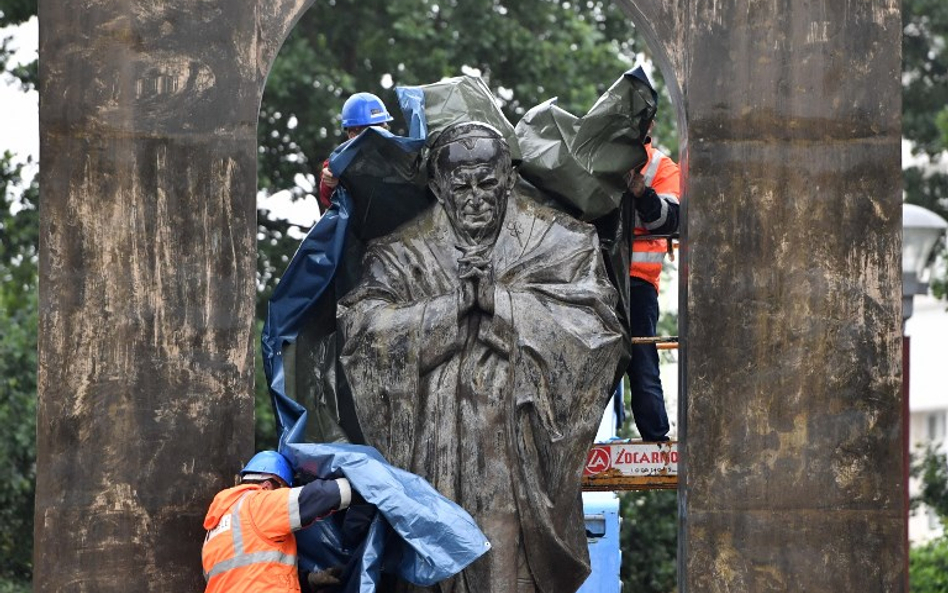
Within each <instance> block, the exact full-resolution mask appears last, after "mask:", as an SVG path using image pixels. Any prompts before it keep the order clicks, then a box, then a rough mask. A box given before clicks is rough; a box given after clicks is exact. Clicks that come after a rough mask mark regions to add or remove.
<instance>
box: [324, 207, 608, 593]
mask: <svg viewBox="0 0 948 593" xmlns="http://www.w3.org/2000/svg"><path fill="white" fill-rule="evenodd" d="M460 243H462V240H461V239H460V238H458V237H457V235H456V234H455V231H454V229H453V228H452V226H451V224H450V222H449V219H448V217H447V214H446V213H445V211H444V209H443V207H442V206H441V205H440V204H434V205H433V206H432V207H431V208H430V209H429V210H427V211H425V212H424V213H423V214H421V215H420V216H419V217H418V218H417V219H415V220H414V221H412V222H410V223H408V224H407V225H405V226H402V227H401V228H399V229H397V230H396V231H395V232H393V233H392V234H390V235H388V236H385V237H382V238H380V239H377V240H376V241H374V242H373V243H371V244H370V245H369V246H368V248H367V251H366V256H365V260H364V262H363V264H364V265H363V277H362V280H361V281H360V283H359V284H358V286H357V287H356V288H355V289H354V290H353V291H352V292H351V293H350V294H349V295H347V296H346V297H345V298H344V299H343V301H342V302H341V303H340V306H339V309H338V318H339V319H338V321H339V327H340V328H341V329H342V332H343V334H342V340H343V350H342V356H341V361H342V365H343V368H344V370H345V373H346V376H347V378H348V381H349V384H350V386H351V388H352V394H353V398H354V400H355V407H356V412H357V415H358V419H359V422H360V424H361V428H362V432H363V434H364V436H365V440H366V442H367V443H368V444H370V445H373V446H375V447H376V448H377V449H378V450H379V451H380V452H381V453H382V454H383V455H384V456H385V457H386V458H387V459H388V460H389V461H390V462H391V463H392V464H394V465H396V466H399V467H402V468H404V469H407V470H409V471H411V472H414V473H416V474H419V475H421V476H423V477H425V478H427V479H428V481H430V482H431V483H432V484H433V485H434V486H435V487H436V488H437V489H438V490H439V491H440V492H441V493H442V494H444V495H446V496H448V497H449V498H451V499H453V500H455V501H456V502H458V503H459V504H460V505H462V506H463V507H464V508H465V509H466V510H467V511H468V512H470V513H471V515H473V517H474V518H475V520H476V521H477V522H478V524H479V525H480V527H481V528H482V530H483V531H484V533H485V534H486V535H487V537H488V538H489V539H490V540H491V541H492V542H493V544H494V548H493V549H492V550H491V552H489V553H488V554H486V555H485V556H483V557H482V558H481V559H479V560H478V561H476V562H475V563H474V564H472V565H471V566H470V567H468V568H467V569H466V570H465V571H464V573H462V575H460V576H459V577H456V579H455V580H454V581H453V582H452V583H447V584H446V585H445V587H444V588H443V589H442V590H445V591H448V590H451V591H471V592H477V593H489V592H495V593H501V592H503V593H508V592H514V591H517V590H518V587H517V585H516V580H517V574H518V571H519V574H520V575H521V577H523V575H524V574H525V573H526V570H525V567H524V562H526V565H527V566H528V567H529V573H531V574H532V579H533V581H534V582H535V584H536V587H537V590H539V591H542V592H544V593H552V592H556V591H571V592H572V591H575V590H576V588H578V587H579V585H580V584H581V583H582V582H583V580H584V579H585V578H586V576H587V574H588V572H589V563H588V551H587V543H586V537H585V530H584V524H583V509H582V503H581V484H580V480H581V476H582V470H583V464H584V462H585V459H586V453H587V451H588V449H589V446H590V444H591V443H592V442H593V438H594V436H595V433H596V430H597V427H598V425H599V422H600V419H601V418H602V414H603V410H604V409H605V406H606V405H607V404H608V402H609V398H610V396H611V389H612V388H613V386H614V383H615V381H616V379H617V370H618V369H619V367H620V359H622V358H623V357H624V356H626V354H625V348H626V346H625V343H624V339H623V330H622V326H621V325H620V322H619V320H618V318H617V317H616V315H615V310H616V307H615V305H616V299H617V294H616V291H615V289H614V288H613V286H612V285H611V284H610V283H609V281H608V280H607V277H606V274H605V271H604V269H603V264H602V260H601V257H600V255H599V246H598V240H597V238H596V233H595V230H594V229H593V227H592V226H590V225H587V224H585V223H583V222H580V221H578V220H576V219H574V218H572V217H570V216H569V215H567V214H564V213H562V212H558V211H556V210H553V209H550V208H547V207H545V206H540V205H539V204H536V203H534V202H533V201H532V200H530V199H529V198H526V197H522V196H519V195H518V194H517V193H516V192H514V193H513V195H511V197H510V199H509V200H508V204H507V207H506V214H505V218H504V220H503V221H502V226H501V229H500V231H499V234H498V236H497V239H496V242H495V244H494V245H493V249H492V251H491V252H490V254H489V256H488V257H489V258H490V260H491V262H492V264H493V280H494V283H495V284H494V312H493V314H488V313H485V312H483V311H480V310H475V311H472V312H471V313H470V314H468V315H465V316H463V317H461V316H460V315H459V308H458V306H459V300H460V297H459V290H458V287H459V283H460V281H459V279H458V261H457V260H458V258H459V257H460V256H461V252H460V251H459V250H458V248H457V247H456V246H457V245H458V244H460ZM505 547H506V549H504V548H505ZM518 565H519V566H518ZM528 590H532V589H531V588H529V587H528Z"/></svg>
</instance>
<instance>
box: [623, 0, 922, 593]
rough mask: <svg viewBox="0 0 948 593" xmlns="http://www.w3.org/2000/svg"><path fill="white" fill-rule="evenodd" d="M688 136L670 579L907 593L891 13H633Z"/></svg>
mask: <svg viewBox="0 0 948 593" xmlns="http://www.w3.org/2000/svg"><path fill="white" fill-rule="evenodd" d="M631 8H632V14H633V15H634V16H635V17H636V20H637V21H638V20H640V19H641V20H643V21H644V22H645V23H648V24H645V26H644V28H645V29H646V32H647V34H649V35H650V36H651V38H652V39H651V40H652V41H654V42H655V43H653V44H652V46H653V47H657V48H659V52H658V53H659V54H660V59H661V62H662V65H663V69H664V73H665V75H666V78H667V79H669V80H671V81H673V89H672V90H673V92H674V93H676V94H677V96H676V99H677V101H678V105H679V108H680V110H681V112H680V117H681V118H682V123H683V134H682V137H683V138H684V144H683V151H682V155H683V157H682V161H683V164H684V167H685V174H684V185H685V198H684V199H685V201H686V207H685V208H686V217H685V219H686V224H685V226H684V244H683V245H684V246H683V256H684V257H683V261H684V264H683V267H682V272H683V274H682V282H683V285H682V289H683V290H682V293H681V294H682V297H681V299H682V300H681V315H682V316H681V328H680V331H681V335H682V336H684V339H683V347H682V350H681V354H682V365H681V368H682V369H683V371H682V385H683V397H682V399H681V401H682V407H681V411H680V412H681V414H680V416H681V418H680V420H681V435H682V438H683V440H684V443H683V460H684V462H683V468H682V469H683V474H682V486H681V490H680V500H681V532H680V534H681V538H680V542H681V547H680V551H679V552H680V556H679V562H680V567H681V569H680V581H681V582H680V587H681V589H680V590H681V591H682V592H683V593H697V592H704V591H710V592H718V591H721V592H724V591H742V592H745V593H749V592H755V591H760V592H770V591H810V592H817V591H826V592H833V593H837V592H839V591H887V592H890V591H905V590H906V586H905V571H906V570H907V567H906V566H905V546H906V543H905V540H904V531H903V524H904V521H905V512H906V508H905V502H904V500H905V499H904V490H903V488H904V484H903V481H902V480H903V472H904V471H905V466H904V461H903V455H902V450H901V446H902V439H901V431H902V425H901V421H900V413H901V408H900V396H899V392H900V388H899V385H900V380H901V368H900V360H901V359H900V350H901V342H900V334H901V332H900V310H899V296H900V274H899V269H900V263H899V262H900V259H899V258H900V247H901V240H900V235H901V233H900V231H901V200H902V197H901V171H900V169H901V165H900V133H901V132H900V115H901V104H900V96H901V95H900V93H901V88H900V39H901V38H900V35H901V21H900V13H899V3H898V1H897V0H889V1H886V0H882V1H879V0H857V1H847V2H825V1H804V2H793V1H789V0H782V1H777V2H760V1H752V0H715V1H713V2H712V1H710V0H705V1H702V0H685V1H682V2H671V3H670V2H666V1H664V0H655V1H652V0H637V1H636V2H635V6H633V7H631Z"/></svg>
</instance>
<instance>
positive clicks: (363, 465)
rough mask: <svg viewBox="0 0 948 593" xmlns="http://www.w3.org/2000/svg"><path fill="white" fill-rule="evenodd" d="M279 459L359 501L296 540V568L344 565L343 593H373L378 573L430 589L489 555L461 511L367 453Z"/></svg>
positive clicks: (316, 451)
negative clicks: (345, 484)
mask: <svg viewBox="0 0 948 593" xmlns="http://www.w3.org/2000/svg"><path fill="white" fill-rule="evenodd" d="M283 454H284V455H286V456H287V458H288V459H289V460H290V462H291V463H292V464H293V465H294V467H296V468H298V469H299V470H300V471H301V472H303V473H305V474H308V475H313V476H316V477H320V478H334V477H339V476H345V477H346V478H347V479H348V480H349V482H350V483H351V484H352V487H353V489H355V490H356V491H357V492H358V493H359V494H360V495H361V496H362V498H363V499H364V500H365V504H362V503H361V501H359V504H356V505H354V506H352V507H350V509H349V510H347V511H346V512H345V513H338V514H337V515H338V516H336V515H333V516H330V517H329V518H328V519H325V520H323V521H319V522H317V523H315V524H313V526H312V527H309V528H307V529H304V530H302V531H300V532H298V533H297V547H298V549H299V555H300V567H301V568H303V569H304V570H313V569H317V568H328V567H331V566H338V565H345V566H346V569H345V571H344V573H343V575H342V580H343V582H344V583H345V587H344V588H343V591H346V592H350V591H362V592H366V593H368V592H372V591H375V590H376V589H375V587H376V586H377V585H378V583H379V582H380V581H381V578H382V573H383V572H385V573H388V574H393V575H397V576H398V577H399V578H401V579H404V580H406V581H408V582H411V583H414V584H416V585H420V586H430V585H433V584H435V583H437V582H439V581H442V580H444V579H446V578H449V577H451V576H453V575H455V574H457V573H458V572H460V571H461V570H462V569H463V568H464V567H466V566H467V565H468V564H470V563H471V562H473V561H474V560H476V559H477V558H479V557H480V556H481V555H483V554H484V553H485V552H487V551H488V550H489V549H490V542H488V541H487V538H485V537H484V534H483V533H481V531H480V529H479V528H478V527H477V525H476V524H475V523H474V520H473V519H472V518H471V517H470V515H468V514H467V512H465V511H464V510H463V509H461V508H460V507H459V506H457V505H456V504H454V503H453V502H451V501H450V500H448V499H446V498H444V497H443V496H441V495H440V494H438V492H437V491H436V490H435V489H434V488H432V487H431V485H430V484H428V482H426V481H425V480H423V479H422V478H420V477H418V476H416V475H414V474H411V473H408V472H406V471H403V470H400V469H398V468H395V467H392V466H391V465H389V464H388V463H386V462H385V460H384V459H383V458H382V456H381V455H379V453H378V452H377V451H376V450H375V449H373V448H372V447H366V446H362V445H347V444H312V443H302V444H290V445H287V446H286V447H284V449H283ZM392 535H395V536H397V537H392Z"/></svg>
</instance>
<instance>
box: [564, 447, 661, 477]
mask: <svg viewBox="0 0 948 593" xmlns="http://www.w3.org/2000/svg"><path fill="white" fill-rule="evenodd" d="M608 470H613V471H612V472H610V474H615V475H621V476H659V475H661V476H674V475H677V474H678V443H677V442H674V441H671V442H666V443H643V442H626V443H609V444H602V443H600V444H597V445H595V446H593V447H592V448H591V449H590V450H589V454H588V455H587V456H586V467H585V468H584V470H583V475H586V476H595V475H598V474H601V473H603V472H605V471H608Z"/></svg>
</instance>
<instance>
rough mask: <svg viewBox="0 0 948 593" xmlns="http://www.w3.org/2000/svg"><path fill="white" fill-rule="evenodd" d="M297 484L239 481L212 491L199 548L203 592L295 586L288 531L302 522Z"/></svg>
mask: <svg viewBox="0 0 948 593" xmlns="http://www.w3.org/2000/svg"><path fill="white" fill-rule="evenodd" d="M301 490H302V488H280V489H277V490H264V489H262V487H261V485H260V484H242V485H240V486H235V487H234V488H228V489H227V490H223V491H221V492H219V493H218V494H217V496H215V497H214V502H212V503H211V507H210V509H209V510H208V512H207V516H206V517H205V519H204V528H205V529H207V530H208V532H207V537H206V538H205V539H204V548H203V550H202V552H201V560H202V563H203V564H204V578H205V579H207V588H206V589H205V592H206V593H225V592H226V593H251V592H252V593H264V592H266V593H270V592H276V591H281V592H283V591H293V592H298V591H299V590H300V582H299V576H298V575H297V572H296V537H295V536H294V535H293V532H294V531H297V530H299V529H300V528H301V527H302V525H301V524H300V511H299V496H300V491H301Z"/></svg>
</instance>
